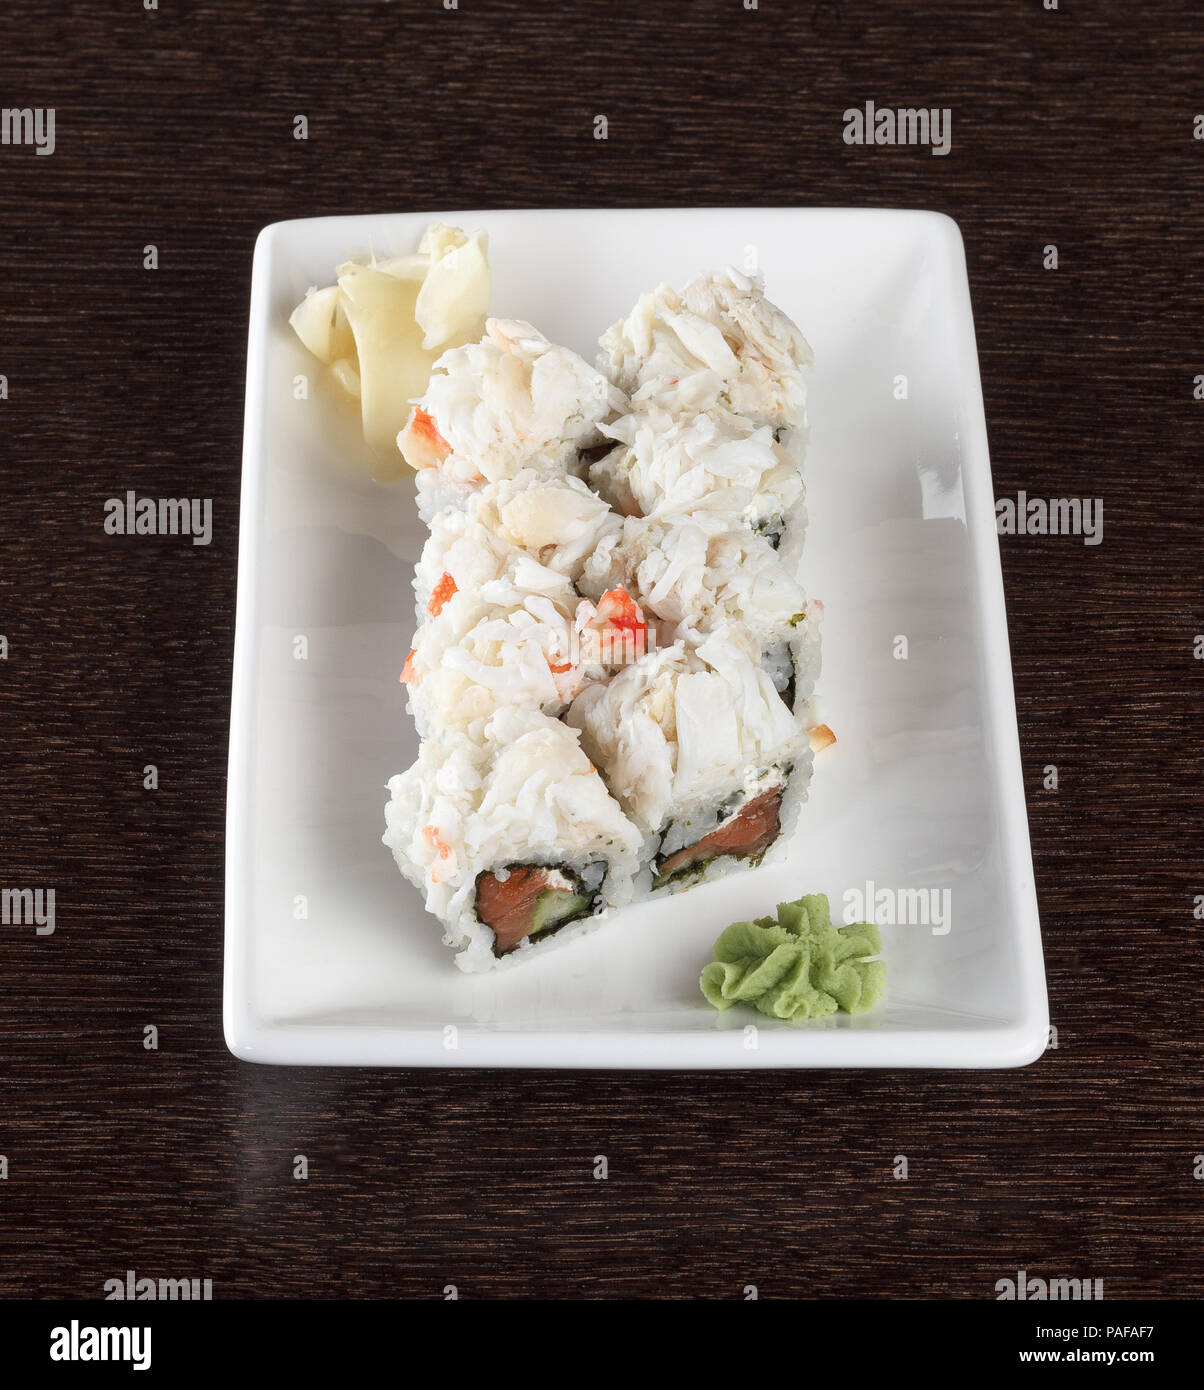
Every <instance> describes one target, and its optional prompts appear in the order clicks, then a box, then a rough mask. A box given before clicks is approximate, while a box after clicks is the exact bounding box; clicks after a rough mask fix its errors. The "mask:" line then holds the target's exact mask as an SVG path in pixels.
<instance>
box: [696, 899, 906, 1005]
mask: <svg viewBox="0 0 1204 1390" xmlns="http://www.w3.org/2000/svg"><path fill="white" fill-rule="evenodd" d="M881 950H882V938H881V937H880V936H879V934H878V928H877V927H875V926H874V925H872V924H871V923H870V922H855V923H854V924H853V925H852V926H848V927H835V926H833V925H832V918H831V915H830V912H829V909H828V900H827V898H826V897H825V896H824V895H823V894H822V893H811V894H809V895H808V896H806V897H802V898H800V899H799V900H798V902H793V903H779V904H778V915H777V920H776V921H775V920H774V919H773V918H772V917H758V918H757V919H756V920H755V921H753V922H734V923H733V924H732V925H731V926H730V927H728V928H727V930H726V931H724V932H723V933H722V934H721V935H720V937H719V940H718V941H716V942H715V945H714V956H715V959H714V960H713V961H711V963H710V964H709V965H707V966H706V967H705V968H704V969H703V972H702V976H701V978H700V979H699V981H698V983H699V985H700V986H701V987H702V992H703V994H704V995H705V996H706V999H707V1002H708V1003H709V1004H713V1005H714V1006H715V1008H717V1009H730V1008H731V1007H732V1005H733V1004H751V1005H752V1006H753V1008H754V1009H757V1010H758V1011H759V1012H760V1013H763V1014H767V1015H768V1016H769V1017H770V1018H785V1019H789V1020H790V1021H791V1022H792V1023H801V1022H802V1021H803V1020H804V1019H809V1018H824V1017H826V1015H828V1014H834V1013H835V1012H836V1011H837V1010H838V1009H843V1010H844V1011H845V1012H846V1013H850V1014H861V1013H865V1011H866V1010H867V1009H871V1008H873V1006H874V1005H875V1004H876V1003H877V1002H878V1000H879V999H881V998H882V992H883V989H884V987H885V984H886V967H885V965H884V964H883V962H882V961H881V959H877V958H876V957H878V954H879V952H880V951H881Z"/></svg>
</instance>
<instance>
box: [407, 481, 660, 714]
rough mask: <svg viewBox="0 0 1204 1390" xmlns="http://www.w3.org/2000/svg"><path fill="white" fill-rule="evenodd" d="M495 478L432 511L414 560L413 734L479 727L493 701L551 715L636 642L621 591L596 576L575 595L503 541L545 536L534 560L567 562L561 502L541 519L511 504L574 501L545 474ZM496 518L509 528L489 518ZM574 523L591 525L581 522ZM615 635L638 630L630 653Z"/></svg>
mask: <svg viewBox="0 0 1204 1390" xmlns="http://www.w3.org/2000/svg"><path fill="white" fill-rule="evenodd" d="M581 486H582V485H581V484H578V487H581ZM507 487H508V485H507V484H501V485H498V484H490V485H489V487H488V488H486V489H485V490H484V492H483V493H482V496H481V498H478V499H474V501H473V503H472V504H470V506H469V508H468V510H466V511H463V512H460V511H455V510H452V511H445V512H442V513H440V514H439V515H438V516H437V517H436V518H435V519H434V522H433V525H432V531H431V535H430V537H429V538H428V540H427V542H426V544H425V546H424V547H423V550H422V555H421V557H420V558H419V561H418V564H417V566H416V569H415V575H414V591H415V597H416V605H415V607H416V616H417V620H418V626H417V631H416V634H415V636H414V644H413V647H412V648H411V650H410V653H409V656H408V657H407V658H406V661H405V665H404V667H403V670H402V676H401V679H402V682H403V684H405V685H406V686H407V687H408V689H409V700H410V712H411V714H412V715H413V717H414V722H415V724H416V725H417V728H418V732H419V734H420V735H421V736H423V737H426V736H427V735H429V734H431V733H434V732H436V731H437V730H440V729H461V730H464V731H467V732H469V733H475V734H476V735H477V736H479V732H480V730H481V728H482V727H483V726H484V724H485V723H486V722H487V721H488V719H489V718H490V716H491V715H492V714H493V713H494V711H495V710H497V709H499V708H500V707H502V706H503V705H511V706H516V707H519V708H525V709H532V710H542V711H544V712H545V713H547V714H552V715H557V714H561V713H563V711H564V710H565V709H566V708H567V707H568V704H569V702H570V701H571V700H572V699H573V698H574V696H576V695H577V694H578V693H579V692H580V691H581V690H582V689H583V688H584V686H585V685H586V684H587V683H589V682H591V681H597V680H604V679H606V678H607V677H608V675H609V673H610V671H611V670H613V668H614V667H615V666H616V665H618V664H621V663H623V662H625V661H630V660H635V659H637V657H638V656H640V655H642V654H643V652H644V651H645V650H646V634H645V630H644V616H643V613H642V611H641V610H640V609H639V607H638V605H636V604H635V603H633V602H632V600H631V599H630V597H629V596H628V595H627V594H626V593H621V594H620V593H618V592H608V590H614V589H615V587H616V586H614V585H606V586H603V587H602V588H601V589H599V590H598V591H597V592H596V594H595V595H594V598H595V599H596V600H597V602H593V601H591V600H590V599H589V598H584V597H582V595H581V593H579V592H578V590H577V588H576V587H575V585H574V584H573V582H572V580H571V579H570V578H569V575H568V574H566V573H563V572H562V571H561V570H560V569H556V568H551V567H550V566H549V565H548V564H544V563H542V562H541V560H540V559H537V558H536V556H535V555H533V554H531V553H530V552H528V551H527V550H525V549H523V548H522V547H520V546H517V545H514V544H512V543H511V542H510V540H508V539H507V536H508V535H512V534H514V533H515V531H518V532H520V533H521V534H523V535H525V536H526V537H527V538H528V539H530V540H531V541H532V542H534V541H545V542H546V543H545V544H542V545H541V546H540V547H539V550H538V552H537V553H538V554H539V555H541V556H542V557H543V559H546V560H549V561H551V562H552V564H563V565H565V566H566V567H567V568H568V569H569V570H570V571H572V570H576V569H578V568H579V565H578V556H577V542H576V541H574V540H573V528H572V526H571V525H568V524H567V520H571V517H570V518H567V519H566V516H565V509H564V508H563V507H554V508H553V512H554V516H552V517H547V516H545V515H543V511H545V510H546V509H541V508H538V507H536V508H523V507H522V506H521V505H520V504H522V503H525V502H528V501H530V500H531V499H533V498H535V499H538V498H539V497H541V496H545V495H546V494H550V495H552V496H553V497H559V498H562V499H563V497H564V496H565V495H566V494H567V496H568V498H569V499H570V501H571V503H572V504H573V507H571V508H570V510H571V511H572V514H573V515H580V514H581V512H579V511H577V510H575V507H576V504H577V503H578V502H579V501H582V500H583V499H580V498H579V496H578V494H577V493H576V491H574V490H573V489H571V488H569V487H567V486H566V485H565V484H564V483H563V482H562V481H557V480H553V481H549V482H547V483H546V484H544V485H543V486H541V487H540V488H538V489H526V490H522V491H518V492H516V493H514V494H513V495H508V494H506V493H504V492H503V493H501V495H500V499H499V490H500V489H505V488H507ZM586 492H587V495H588V490H586ZM486 501H487V502H488V503H489V505H484V502H486ZM594 501H595V502H597V499H594ZM598 506H600V507H601V508H602V509H603V512H605V510H606V509H605V504H602V503H598ZM581 511H582V512H583V511H584V509H581ZM502 515H505V516H507V517H509V523H510V524H509V525H504V524H499V523H500V521H501V516H502ZM597 519H599V518H597V517H594V518H593V520H597ZM556 520H560V521H561V522H562V523H565V524H564V529H563V531H562V533H561V535H560V537H556V536H555V535H553V534H551V531H552V529H553V524H554V522H555V521H556ZM589 520H590V518H588V517H587V522H588V521H589ZM614 521H615V524H616V526H617V525H618V524H619V522H618V518H617V517H616V518H614ZM585 530H586V531H587V532H589V533H590V534H591V535H594V534H596V528H592V527H591V526H590V525H588V524H587V525H585ZM616 629H618V630H616ZM628 629H630V632H628ZM625 635H630V636H632V637H633V638H638V639H639V640H638V642H635V641H633V642H632V643H631V644H630V650H628V649H627V648H626V647H625V646H624V644H623V643H621V642H619V641H616V640H615V638H616V637H618V636H625Z"/></svg>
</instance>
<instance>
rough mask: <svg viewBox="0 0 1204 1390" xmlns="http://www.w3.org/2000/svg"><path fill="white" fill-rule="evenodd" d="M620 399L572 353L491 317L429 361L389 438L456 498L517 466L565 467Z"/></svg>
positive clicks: (521, 325)
mask: <svg viewBox="0 0 1204 1390" xmlns="http://www.w3.org/2000/svg"><path fill="white" fill-rule="evenodd" d="M621 406H622V397H621V395H620V394H619V393H618V392H617V391H616V389H615V388H614V387H613V386H612V385H611V383H610V382H609V381H608V380H607V378H606V377H605V376H604V375H603V374H602V373H601V372H598V371H595V370H594V368H593V367H591V366H590V365H589V364H588V363H587V362H586V361H584V360H583V359H582V358H581V357H579V356H578V355H577V354H576V353H575V352H572V351H570V350H569V349H568V348H565V347H559V346H557V345H556V344H554V343H550V342H549V341H548V340H547V338H545V337H544V336H543V334H542V333H540V332H539V331H538V330H537V329H535V328H533V327H532V326H531V324H529V323H525V322H523V321H522V320H520V319H489V320H487V322H486V327H485V336H484V337H483V338H482V339H481V341H480V342H479V343H470V344H469V345H467V346H466V347H459V348H453V349H451V350H450V351H449V352H445V353H444V354H443V356H442V357H440V358H439V360H438V361H437V362H436V363H435V367H434V371H433V372H432V375H431V378H430V382H429V384H428V386H427V389H426V392H425V394H424V395H423V397H422V399H421V401H420V402H419V403H418V406H417V408H416V409H415V410H414V411H413V412H412V413H411V416H410V419H409V421H408V422H407V423H406V426H405V428H404V429H403V430H402V431H401V433H400V434H399V435H398V439H397V444H398V448H400V450H401V452H402V454H403V455H404V456H405V459H406V461H407V462H408V463H409V464H410V466H411V467H413V468H415V469H417V470H419V471H420V473H421V472H422V471H425V470H431V469H434V470H437V471H438V475H439V481H440V483H442V484H444V485H451V487H450V490H449V492H448V496H449V497H453V498H454V497H456V496H458V495H459V494H458V493H457V492H456V489H457V488H464V487H471V486H476V485H479V484H481V483H484V482H497V481H498V480H499V479H501V478H511V477H514V475H515V474H516V473H517V472H518V471H519V470H520V469H522V468H534V469H536V470H537V471H539V472H541V473H544V474H547V475H557V474H563V473H564V472H565V471H566V470H568V469H571V468H572V467H574V466H575V465H576V461H577V453H578V451H579V450H580V449H582V448H585V447H588V446H590V445H592V444H595V443H597V442H598V440H599V439H600V437H601V436H600V435H599V433H598V424H599V422H600V421H602V420H604V419H606V418H608V417H609V416H611V415H613V414H614V413H615V412H616V411H617V410H618V409H620V408H621ZM427 500H428V501H429V500H430V499H429V498H428V499H427Z"/></svg>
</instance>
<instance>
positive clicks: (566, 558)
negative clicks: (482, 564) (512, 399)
mask: <svg viewBox="0 0 1204 1390" xmlns="http://www.w3.org/2000/svg"><path fill="white" fill-rule="evenodd" d="M466 514H467V517H468V518H469V519H470V520H472V521H477V522H480V524H481V525H482V526H484V527H486V528H487V529H488V530H489V531H490V532H492V533H493V534H494V535H495V536H497V537H499V538H500V539H501V540H504V541H506V542H508V543H509V544H510V545H513V546H517V547H518V548H519V549H521V550H525V551H526V552H527V553H528V554H529V555H530V556H531V557H532V558H533V559H535V560H537V561H538V562H539V563H540V564H541V565H546V566H547V567H548V568H549V569H553V570H556V571H557V572H558V573H560V574H564V575H567V576H568V577H569V578H570V579H572V580H573V581H574V582H575V581H576V580H578V579H579V578H580V577H581V573H582V571H583V569H584V568H585V564H586V561H587V560H588V559H589V557H590V556H591V555H593V553H594V552H595V551H596V550H597V548H598V547H599V545H601V544H602V542H603V541H604V539H605V538H606V537H607V536H610V535H613V534H614V533H615V532H617V531H619V530H620V529H621V527H622V518H621V517H620V516H619V515H618V514H617V513H616V512H615V511H614V510H613V509H612V508H611V507H610V505H609V503H607V502H606V501H605V500H604V499H603V498H601V497H599V496H598V494H597V493H596V492H593V491H591V489H590V488H589V487H587V486H586V484H585V483H584V482H582V481H581V480H580V479H579V478H576V477H573V476H572V475H566V476H564V477H551V478H548V477H544V476H543V475H541V474H540V473H538V472H537V471H536V470H535V469H531V468H525V469H523V470H521V471H520V472H519V473H518V474H516V476H515V477H513V478H505V479H503V480H502V481H501V482H497V483H490V484H489V485H488V486H486V487H483V488H481V489H480V491H479V492H477V493H476V494H475V495H474V496H473V497H472V499H471V501H470V502H469V503H468V505H467V508H466ZM464 515H465V513H461V512H457V511H455V510H451V511H445V512H442V513H440V514H439V515H438V516H437V517H435V518H433V519H432V521H431V523H430V524H431V535H432V537H440V538H441V537H448V538H454V537H455V536H456V535H457V534H458V528H460V527H461V525H462V524H463V523H462V521H461V518H462V517H463V516H464ZM445 543H446V542H445Z"/></svg>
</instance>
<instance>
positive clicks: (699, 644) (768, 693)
mask: <svg viewBox="0 0 1204 1390" xmlns="http://www.w3.org/2000/svg"><path fill="white" fill-rule="evenodd" d="M565 717H566V719H567V721H568V722H569V723H570V724H572V725H573V726H574V727H575V728H579V729H580V730H581V731H582V745H583V747H584V748H585V750H586V752H587V753H588V754H589V756H590V758H591V759H593V761H594V762H595V763H597V764H598V765H599V766H600V767H601V768H603V770H604V771H605V774H606V779H607V783H608V785H609V787H610V789H611V791H612V792H613V793H614V795H615V796H616V797H617V798H618V800H619V803H620V804H621V805H622V807H623V809H624V810H625V811H626V812H627V814H628V815H629V816H630V817H631V818H632V820H633V821H635V822H636V824H637V825H639V826H640V828H641V829H642V830H644V831H645V832H649V833H655V834H660V833H661V832H662V831H663V830H664V828H665V827H666V825H667V824H668V823H669V822H670V821H671V820H674V819H682V818H684V817H687V816H689V815H691V814H694V813H696V812H698V811H699V810H701V809H703V808H706V807H710V806H713V805H715V804H716V803H718V802H720V801H722V800H725V799H727V798H729V797H731V796H732V795H733V794H735V793H738V792H739V793H743V792H750V791H751V790H752V788H753V787H755V786H756V785H758V784H759V783H760V782H761V781H762V779H763V777H764V774H765V772H766V770H767V769H769V768H772V767H775V766H776V767H785V766H787V765H788V764H790V763H792V762H797V761H798V760H799V759H800V758H801V756H802V754H803V753H804V751H805V750H806V748H807V747H808V738H807V733H806V731H805V730H804V729H803V728H802V726H801V724H800V723H799V721H798V720H796V719H795V717H794V715H793V714H792V713H791V711H790V710H789V709H788V708H787V707H786V704H785V702H784V701H783V699H782V697H781V696H780V695H779V693H778V692H777V690H776V689H775V688H774V685H773V681H772V679H771V678H770V676H769V675H768V674H767V673H766V672H765V671H764V670H763V669H762V668H761V666H760V664H759V663H758V661H757V660H756V658H755V656H754V655H752V654H750V652H749V650H748V647H747V644H746V642H745V641H743V640H742V636H741V634H740V633H739V632H738V631H728V630H727V629H724V628H720V629H718V630H716V631H715V632H712V633H709V634H707V635H706V636H703V637H701V638H693V639H691V638H690V637H685V638H683V639H682V640H680V641H678V642H675V643H674V644H673V645H672V646H671V647H666V648H664V649H663V650H660V651H657V652H654V653H651V654H649V655H648V656H645V657H644V658H642V659H641V660H640V661H637V662H635V663H634V664H633V665H631V666H628V667H626V668H625V669H624V670H622V671H619V672H618V674H617V675H615V676H614V677H613V678H612V679H611V680H610V681H609V683H607V684H605V685H591V686H588V687H587V688H586V689H585V690H584V691H583V692H582V693H581V695H579V696H578V697H577V699H576V700H575V701H574V702H573V704H572V706H571V707H570V709H569V712H568V714H567V715H566V716H565Z"/></svg>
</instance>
